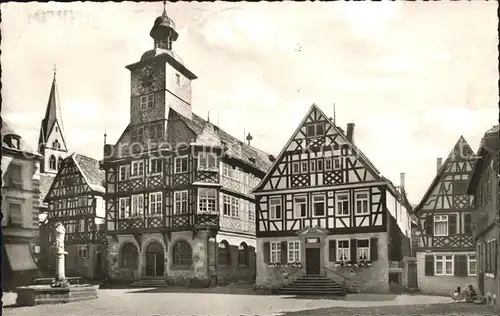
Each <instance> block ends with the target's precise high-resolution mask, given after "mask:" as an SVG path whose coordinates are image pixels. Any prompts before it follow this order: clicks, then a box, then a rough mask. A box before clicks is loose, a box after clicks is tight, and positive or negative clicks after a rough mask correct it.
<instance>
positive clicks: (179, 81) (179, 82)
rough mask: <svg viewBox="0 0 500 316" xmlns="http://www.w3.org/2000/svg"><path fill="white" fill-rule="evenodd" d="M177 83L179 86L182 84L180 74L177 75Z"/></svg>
mask: <svg viewBox="0 0 500 316" xmlns="http://www.w3.org/2000/svg"><path fill="white" fill-rule="evenodd" d="M175 83H176V84H177V85H180V84H181V75H180V74H175Z"/></svg>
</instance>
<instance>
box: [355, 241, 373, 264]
mask: <svg viewBox="0 0 500 316" xmlns="http://www.w3.org/2000/svg"><path fill="white" fill-rule="evenodd" d="M360 241H368V247H360V246H359V242H360ZM370 246H371V245H370V239H369V238H365V239H357V240H356V260H360V259H359V257H360V254H361V251H362V252H364V253H365V258H364V260H371V259H370ZM360 250H361V251H360Z"/></svg>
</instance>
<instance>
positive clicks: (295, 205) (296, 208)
mask: <svg viewBox="0 0 500 316" xmlns="http://www.w3.org/2000/svg"><path fill="white" fill-rule="evenodd" d="M297 199H304V201H303V202H297ZM301 205H303V206H304V208H305V214H304V215H301V214H300V208H299V206H301ZM293 209H294V213H295V214H294V215H295V218H304V217H307V195H297V196H294V197H293Z"/></svg>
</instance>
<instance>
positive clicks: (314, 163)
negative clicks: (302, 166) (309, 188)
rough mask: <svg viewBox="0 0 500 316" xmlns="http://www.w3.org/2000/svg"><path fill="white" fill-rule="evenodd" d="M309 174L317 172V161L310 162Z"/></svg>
mask: <svg viewBox="0 0 500 316" xmlns="http://www.w3.org/2000/svg"><path fill="white" fill-rule="evenodd" d="M309 172H311V173H313V172H316V160H314V159H313V160H310V161H309Z"/></svg>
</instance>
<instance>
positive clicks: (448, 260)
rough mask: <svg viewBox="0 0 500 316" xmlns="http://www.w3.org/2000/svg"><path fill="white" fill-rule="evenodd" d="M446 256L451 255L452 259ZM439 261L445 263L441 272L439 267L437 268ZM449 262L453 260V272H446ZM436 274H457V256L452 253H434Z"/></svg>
mask: <svg viewBox="0 0 500 316" xmlns="http://www.w3.org/2000/svg"><path fill="white" fill-rule="evenodd" d="M446 257H451V259H448V258H446ZM438 258H440V259H438ZM438 262H441V263H442V265H443V270H442V271H441V273H438V269H437V264H438ZM447 262H451V273H446V263H447ZM434 274H435V275H444V276H452V275H455V256H454V255H450V254H440V255H434Z"/></svg>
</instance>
